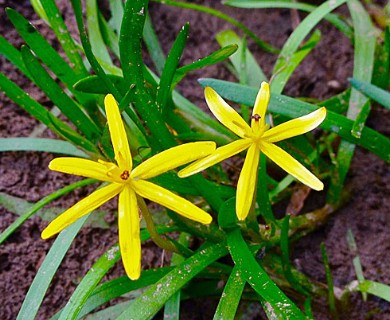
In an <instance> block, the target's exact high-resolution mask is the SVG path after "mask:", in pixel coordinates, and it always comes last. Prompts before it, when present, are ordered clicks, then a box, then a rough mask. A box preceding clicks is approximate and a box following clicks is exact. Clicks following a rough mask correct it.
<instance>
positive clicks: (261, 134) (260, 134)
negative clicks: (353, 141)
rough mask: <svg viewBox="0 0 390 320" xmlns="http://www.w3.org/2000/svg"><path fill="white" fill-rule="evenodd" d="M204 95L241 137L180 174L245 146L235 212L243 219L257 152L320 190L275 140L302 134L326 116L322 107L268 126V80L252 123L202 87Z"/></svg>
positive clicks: (253, 184) (253, 183)
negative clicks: (279, 123)
mask: <svg viewBox="0 0 390 320" xmlns="http://www.w3.org/2000/svg"><path fill="white" fill-rule="evenodd" d="M205 97H206V102H207V104H208V106H209V108H210V110H211V112H212V113H213V114H214V115H215V117H216V118H217V119H218V120H219V121H220V122H221V123H222V124H223V125H224V126H226V127H227V128H228V129H230V130H231V131H233V132H234V133H235V134H236V135H238V136H239V137H240V138H241V139H238V140H236V141H233V142H231V143H229V144H227V145H225V146H222V147H220V148H218V149H216V150H215V151H214V152H213V153H212V154H211V155H209V156H207V157H205V158H204V159H200V160H198V161H195V162H194V163H192V164H190V165H189V166H188V167H186V168H184V169H183V170H181V171H179V176H180V177H182V178H183V177H187V176H190V175H192V174H194V173H197V172H199V171H202V170H204V169H206V168H208V167H210V166H212V165H214V164H216V163H218V162H220V161H223V160H225V159H227V158H229V157H231V156H233V155H235V154H238V153H240V152H241V151H244V150H245V149H248V152H247V155H246V158H245V161H244V166H243V168H242V170H241V173H240V177H239V179H238V184H237V200H236V213H237V217H238V219H239V220H244V219H245V218H246V217H247V215H248V213H249V210H250V208H251V205H252V201H253V195H254V192H255V187H256V182H257V170H258V164H259V158H260V152H263V153H264V154H265V155H266V156H267V157H268V158H270V159H271V160H273V161H274V162H275V163H276V164H278V165H279V166H280V167H282V168H283V169H284V170H285V171H287V172H288V173H289V174H291V175H292V176H293V177H295V178H296V179H298V180H300V181H301V182H302V183H304V184H306V185H308V186H309V187H311V188H312V189H315V190H322V189H323V187H324V185H323V183H322V182H321V181H320V180H318V178H316V177H315V176H314V175H313V174H312V173H311V172H310V171H309V170H307V169H306V168H305V167H304V166H303V165H301V164H300V163H299V162H298V161H297V160H295V159H294V158H293V157H292V156H291V155H289V154H288V153H287V152H286V151H284V150H283V149H281V148H280V147H278V146H276V145H275V144H274V143H275V142H278V141H281V140H284V139H287V138H291V137H294V136H297V135H300V134H304V133H306V132H308V131H310V130H313V129H314V128H316V127H317V126H319V125H320V124H321V122H322V121H323V120H324V119H325V117H326V109H325V108H320V109H318V110H316V111H314V112H312V113H310V114H308V115H306V116H303V117H300V118H297V119H293V120H290V121H287V122H285V123H283V124H281V125H278V126H276V127H274V128H271V129H269V125H268V124H266V122H265V113H266V111H267V106H268V102H269V99H270V91H269V85H268V83H266V82H263V83H262V84H261V88H260V90H259V93H258V94H257V97H256V102H255V106H254V108H253V111H252V117H251V126H249V125H248V124H247V123H246V122H245V120H244V119H242V118H241V116H240V115H239V114H238V113H237V112H236V111H235V110H234V109H233V108H232V107H230V106H229V105H228V104H227V103H226V102H225V101H224V100H223V99H222V98H221V97H220V96H219V95H218V94H217V93H216V92H215V91H214V90H213V89H212V88H210V87H206V88H205Z"/></svg>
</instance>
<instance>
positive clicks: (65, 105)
mask: <svg viewBox="0 0 390 320" xmlns="http://www.w3.org/2000/svg"><path fill="white" fill-rule="evenodd" d="M21 52H22V57H23V61H24V64H25V65H26V66H27V69H28V70H29V72H30V74H31V76H32V77H33V78H34V80H35V83H36V84H37V85H38V86H39V87H40V88H41V89H42V91H43V92H44V93H45V94H46V95H47V96H48V97H49V98H50V99H51V101H52V102H53V103H54V104H55V105H56V106H57V107H58V108H59V109H60V110H61V111H62V113H63V114H64V115H65V116H66V117H67V118H68V119H69V120H70V121H71V122H72V123H73V124H74V125H75V126H76V127H77V128H78V129H79V130H80V131H81V132H83V133H84V134H85V135H86V137H87V138H88V139H91V140H92V141H93V140H96V139H97V138H98V137H99V136H100V130H99V128H98V127H97V126H96V124H95V123H94V122H93V121H92V120H91V119H90V118H89V117H88V116H87V115H86V114H85V113H84V112H83V111H82V110H81V107H80V105H78V104H77V103H76V102H75V101H74V100H73V99H71V98H70V97H69V96H68V95H67V94H66V93H65V92H64V91H63V90H62V88H61V87H60V86H59V85H58V84H57V83H56V82H55V81H54V80H53V79H52V78H51V77H50V75H49V74H48V72H47V71H46V70H45V69H44V68H43V67H42V66H41V64H40V63H39V62H38V60H37V59H36V58H35V57H34V55H33V54H32V52H31V51H30V49H29V48H28V47H26V46H22V48H21Z"/></svg>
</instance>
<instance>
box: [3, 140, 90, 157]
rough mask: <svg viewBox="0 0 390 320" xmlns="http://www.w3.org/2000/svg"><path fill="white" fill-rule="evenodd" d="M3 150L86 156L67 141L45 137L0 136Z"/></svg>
mask: <svg viewBox="0 0 390 320" xmlns="http://www.w3.org/2000/svg"><path fill="white" fill-rule="evenodd" d="M4 151H39V152H51V153H59V154H65V155H68V156H74V157H79V158H88V155H87V154H86V153H85V152H83V151H81V150H80V149H78V148H76V147H75V146H74V145H73V144H70V143H69V142H67V141H62V140H54V139H47V138H0V152H4Z"/></svg>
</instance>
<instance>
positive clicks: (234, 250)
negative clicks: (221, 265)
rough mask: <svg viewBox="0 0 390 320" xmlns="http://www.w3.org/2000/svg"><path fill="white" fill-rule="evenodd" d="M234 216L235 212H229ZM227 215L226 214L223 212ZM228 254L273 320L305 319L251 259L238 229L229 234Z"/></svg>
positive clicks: (261, 268) (251, 255) (251, 256)
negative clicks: (272, 316) (263, 302)
mask: <svg viewBox="0 0 390 320" xmlns="http://www.w3.org/2000/svg"><path fill="white" fill-rule="evenodd" d="M230 211H231V212H232V213H231V214H235V210H230ZM225 214H227V212H225ZM227 241H228V247H229V252H230V254H231V256H232V258H233V261H234V263H235V265H236V266H237V268H239V270H240V271H241V274H242V277H243V278H244V279H245V280H246V281H247V282H248V283H249V284H250V285H251V287H252V288H253V289H254V290H255V291H256V292H257V293H258V294H259V295H260V296H261V298H262V299H263V300H264V301H265V306H266V308H265V311H266V312H267V313H268V314H274V316H275V319H305V316H304V314H303V313H302V312H301V311H300V310H299V308H298V307H297V306H296V305H295V304H294V303H293V302H292V301H291V300H290V299H289V298H288V297H287V296H286V295H285V294H284V293H283V292H282V291H281V290H280V289H279V288H278V287H277V285H276V284H275V282H273V281H272V279H271V278H270V277H269V276H268V274H267V273H266V272H265V271H264V269H263V267H262V266H260V265H259V264H258V262H257V261H256V260H255V258H254V257H253V254H252V252H251V251H250V250H249V248H248V246H247V243H246V242H245V240H244V238H243V237H242V234H241V231H240V229H238V228H236V229H234V230H233V231H231V232H229V234H228V237H227Z"/></svg>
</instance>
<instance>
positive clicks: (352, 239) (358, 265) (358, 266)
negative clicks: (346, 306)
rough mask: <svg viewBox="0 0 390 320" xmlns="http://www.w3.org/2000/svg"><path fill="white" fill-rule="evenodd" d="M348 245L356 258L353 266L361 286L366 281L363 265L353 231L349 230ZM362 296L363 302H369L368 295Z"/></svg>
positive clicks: (363, 294)
mask: <svg viewBox="0 0 390 320" xmlns="http://www.w3.org/2000/svg"><path fill="white" fill-rule="evenodd" d="M347 244H348V248H349V251H350V252H351V253H352V255H353V256H354V257H353V260H352V264H353V268H354V269H355V273H356V278H357V279H358V281H359V284H361V283H363V282H364V280H365V279H364V273H363V268H362V263H361V261H360V256H359V253H358V248H357V245H356V241H355V237H354V236H353V233H352V230H351V229H348V230H347ZM362 296H363V300H364V301H367V294H366V293H364V292H362Z"/></svg>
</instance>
